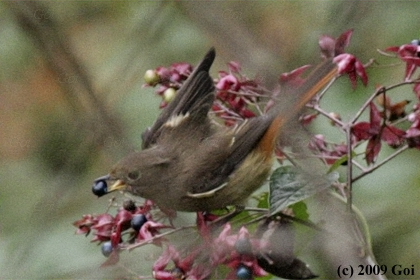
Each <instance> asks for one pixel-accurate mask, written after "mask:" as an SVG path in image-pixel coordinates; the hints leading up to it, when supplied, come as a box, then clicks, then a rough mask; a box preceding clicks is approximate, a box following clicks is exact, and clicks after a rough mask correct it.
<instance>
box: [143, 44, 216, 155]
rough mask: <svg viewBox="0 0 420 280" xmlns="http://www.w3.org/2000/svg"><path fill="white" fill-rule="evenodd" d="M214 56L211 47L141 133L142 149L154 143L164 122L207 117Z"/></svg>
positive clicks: (171, 122) (211, 96) (211, 89)
mask: <svg viewBox="0 0 420 280" xmlns="http://www.w3.org/2000/svg"><path fill="white" fill-rule="evenodd" d="M215 56H216V52H215V50H214V48H211V49H210V50H209V51H208V53H207V54H206V56H205V57H204V59H203V60H202V61H201V62H200V64H199V65H198V66H197V67H196V68H195V69H194V71H193V72H192V73H191V75H190V76H189V77H188V79H187V80H186V81H185V83H184V84H183V85H182V87H181V88H180V89H179V90H178V92H177V95H176V97H175V99H174V100H173V101H172V102H170V103H169V105H168V106H167V107H166V108H165V109H164V110H163V111H162V113H161V114H160V116H159V117H158V119H157V120H156V122H155V123H154V125H153V126H152V127H150V128H148V129H147V130H146V131H145V132H144V133H143V135H142V137H143V149H146V148H148V147H150V146H151V145H153V144H154V143H156V141H157V140H158V139H159V136H160V135H161V133H162V130H163V129H164V128H165V124H168V126H171V127H174V126H176V125H177V124H178V123H179V122H180V121H182V119H183V118H184V117H191V118H193V119H194V120H195V121H197V122H200V121H204V120H205V118H207V114H208V111H209V110H210V108H211V106H212V104H213V101H214V84H213V80H212V78H211V77H210V75H209V69H210V67H211V65H212V64H213V61H214V59H215Z"/></svg>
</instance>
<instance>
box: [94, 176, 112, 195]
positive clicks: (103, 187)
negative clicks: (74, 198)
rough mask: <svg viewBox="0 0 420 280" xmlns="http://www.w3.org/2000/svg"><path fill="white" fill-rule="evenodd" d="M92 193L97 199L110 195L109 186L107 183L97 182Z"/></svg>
mask: <svg viewBox="0 0 420 280" xmlns="http://www.w3.org/2000/svg"><path fill="white" fill-rule="evenodd" d="M92 192H93V194H94V195H96V196H97V197H101V196H103V195H106V194H107V193H108V185H107V183H106V181H104V180H99V181H96V182H95V184H94V185H93V186H92Z"/></svg>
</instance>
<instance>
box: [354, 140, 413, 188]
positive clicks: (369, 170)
mask: <svg viewBox="0 0 420 280" xmlns="http://www.w3.org/2000/svg"><path fill="white" fill-rule="evenodd" d="M407 149H409V146H408V145H404V146H403V147H401V148H400V149H399V150H397V151H395V152H394V153H393V154H391V155H390V156H389V157H387V158H386V159H384V160H383V161H381V162H380V163H378V164H376V165H374V166H372V167H371V168H368V169H366V170H365V171H364V172H363V173H362V174H360V175H359V176H357V177H355V178H354V179H353V180H352V182H353V183H354V182H356V181H357V180H359V179H361V178H363V177H364V176H366V175H367V174H370V173H372V172H373V171H375V170H376V169H378V168H379V167H381V166H382V165H384V164H385V163H387V162H388V161H390V160H391V159H393V158H395V157H396V156H398V155H399V154H401V153H402V152H404V151H405V150H407Z"/></svg>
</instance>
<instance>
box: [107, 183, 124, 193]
mask: <svg viewBox="0 0 420 280" xmlns="http://www.w3.org/2000/svg"><path fill="white" fill-rule="evenodd" d="M125 188H127V184H126V183H125V182H124V181H122V180H117V181H115V183H114V184H112V186H110V187H109V188H108V193H110V192H114V191H118V190H124V189H125Z"/></svg>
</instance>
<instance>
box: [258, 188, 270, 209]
mask: <svg viewBox="0 0 420 280" xmlns="http://www.w3.org/2000/svg"><path fill="white" fill-rule="evenodd" d="M255 199H257V200H258V205H257V207H258V208H264V209H268V208H269V206H270V204H269V200H268V192H263V193H262V194H260V195H259V196H257V197H256V198H255Z"/></svg>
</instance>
